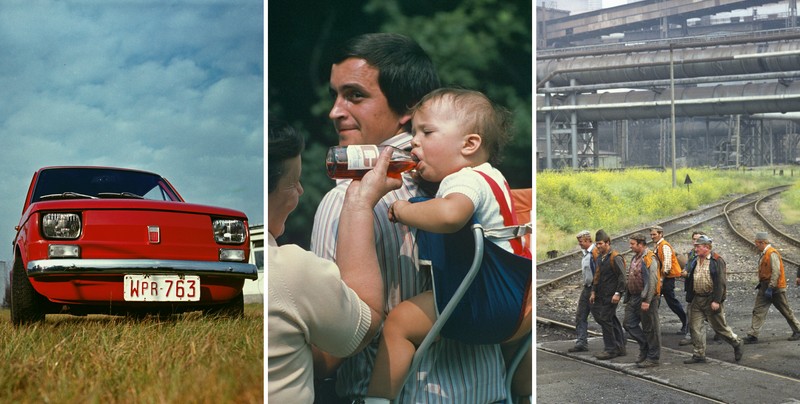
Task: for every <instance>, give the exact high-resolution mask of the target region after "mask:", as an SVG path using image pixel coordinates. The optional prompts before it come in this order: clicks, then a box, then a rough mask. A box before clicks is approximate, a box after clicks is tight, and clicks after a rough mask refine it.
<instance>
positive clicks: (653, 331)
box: [622, 294, 661, 361]
mask: <svg viewBox="0 0 800 404" xmlns="http://www.w3.org/2000/svg"><path fill="white" fill-rule="evenodd" d="M652 302H653V303H652V304H651V305H650V308H649V309H648V310H647V311H642V296H641V295H639V294H637V295H636V296H631V297H630V300H628V302H627V303H626V304H625V320H624V321H623V324H622V325H623V327H625V330H627V331H628V334H629V335H630V336H631V338H633V339H634V340H636V342H638V343H639V354H640V355H643V356H645V357H647V359H650V360H653V361H658V359H659V358H660V357H661V329H660V327H659V324H658V305H659V299H652ZM640 324H641V326H640Z"/></svg>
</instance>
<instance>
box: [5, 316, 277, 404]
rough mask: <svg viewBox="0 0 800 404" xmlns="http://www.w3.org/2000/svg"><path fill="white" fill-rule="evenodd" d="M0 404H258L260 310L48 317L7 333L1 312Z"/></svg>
mask: <svg viewBox="0 0 800 404" xmlns="http://www.w3.org/2000/svg"><path fill="white" fill-rule="evenodd" d="M0 330H1V331H0V332H2V335H3V344H2V345H0V359H2V361H3V364H4V365H3V366H4V370H3V372H2V373H0V401H1V402H4V403H19V402H40V403H46V402H53V403H183V402H195V403H212V402H213V403H218V402H229V403H232V402H236V403H262V402H263V401H264V388H263V386H264V382H263V380H264V343H263V341H264V339H263V338H264V337H263V336H264V314H263V305H260V304H259V305H245V317H244V318H242V319H223V318H210V317H204V316H202V315H200V314H199V313H189V314H185V315H183V316H179V317H176V318H174V319H170V320H158V319H144V320H134V319H127V318H122V317H108V316H89V317H72V316H64V315H52V316H48V318H47V320H46V322H44V323H40V324H36V325H32V326H26V327H19V328H12V326H11V321H10V319H9V311H8V310H3V311H2V312H0Z"/></svg>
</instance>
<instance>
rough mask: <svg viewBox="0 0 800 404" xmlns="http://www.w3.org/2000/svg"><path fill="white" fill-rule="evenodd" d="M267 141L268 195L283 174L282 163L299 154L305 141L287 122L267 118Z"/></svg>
mask: <svg viewBox="0 0 800 404" xmlns="http://www.w3.org/2000/svg"><path fill="white" fill-rule="evenodd" d="M267 142H268V143H267V194H268V195H269V194H270V193H272V191H274V190H275V188H276V187H277V186H278V181H279V180H280V179H281V177H282V176H283V168H284V167H283V163H284V162H285V161H286V160H289V159H291V158H294V157H297V156H299V155H300V153H302V152H303V149H304V148H305V144H306V142H305V140H304V139H303V136H302V135H300V133H298V132H297V131H296V130H295V129H294V128H293V127H291V126H289V124H287V123H286V122H282V121H278V120H274V119H270V120H269V126H268V135H267Z"/></svg>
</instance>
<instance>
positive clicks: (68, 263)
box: [28, 259, 258, 279]
mask: <svg viewBox="0 0 800 404" xmlns="http://www.w3.org/2000/svg"><path fill="white" fill-rule="evenodd" d="M117 273H118V274H128V273H141V274H148V273H178V274H180V273H185V274H190V275H216V276H219V275H230V276H234V277H241V278H246V279H258V268H256V266H255V265H253V264H247V263H243V262H214V261H179V260H148V259H130V260H126V259H58V260H36V261H31V262H29V263H28V276H31V277H36V276H42V275H82V274H117Z"/></svg>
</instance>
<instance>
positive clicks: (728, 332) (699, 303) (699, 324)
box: [689, 295, 742, 358]
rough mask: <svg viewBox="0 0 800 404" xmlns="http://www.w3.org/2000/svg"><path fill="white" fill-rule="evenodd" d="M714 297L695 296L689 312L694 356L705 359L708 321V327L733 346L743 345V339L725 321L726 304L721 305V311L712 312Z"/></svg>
mask: <svg viewBox="0 0 800 404" xmlns="http://www.w3.org/2000/svg"><path fill="white" fill-rule="evenodd" d="M712 301H713V297H712V296H697V295H695V296H694V299H692V302H691V303H689V311H690V312H691V313H692V314H691V315H690V316H689V317H690V318H691V320H692V322H691V323H690V324H689V328H691V330H692V334H691V335H692V345H693V346H694V356H696V357H700V358H704V357H705V356H706V320H708V325H710V326H711V329H712V330H714V331H715V332H716V333H717V334H719V335H720V337H722V339H724V340H725V342H727V343H729V344H731V346H734V347H736V346H739V345H740V344H741V343H742V340H741V338H739V337H738V336H737V335H736V334H734V333H733V330H732V329H731V327H729V326H728V323H727V322H726V321H725V304H724V303H720V304H719V310H717V311H713V310H711V302H712Z"/></svg>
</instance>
